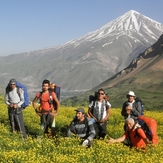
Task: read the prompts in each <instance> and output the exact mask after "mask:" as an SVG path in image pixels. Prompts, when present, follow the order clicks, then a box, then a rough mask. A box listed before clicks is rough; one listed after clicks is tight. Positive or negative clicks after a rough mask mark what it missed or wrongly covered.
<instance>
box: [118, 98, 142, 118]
mask: <svg viewBox="0 0 163 163" xmlns="http://www.w3.org/2000/svg"><path fill="white" fill-rule="evenodd" d="M127 105H128V102H125V103H124V104H123V107H122V111H121V115H122V116H123V117H124V118H125V119H126V118H128V116H130V118H133V119H137V117H138V116H140V115H141V112H142V111H141V110H142V107H141V103H140V102H136V101H134V103H133V104H132V110H131V113H130V115H129V114H127V113H126V106H127Z"/></svg>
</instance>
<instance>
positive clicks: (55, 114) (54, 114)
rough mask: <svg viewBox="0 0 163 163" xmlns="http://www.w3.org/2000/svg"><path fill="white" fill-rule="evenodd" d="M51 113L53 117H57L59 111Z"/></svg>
mask: <svg viewBox="0 0 163 163" xmlns="http://www.w3.org/2000/svg"><path fill="white" fill-rule="evenodd" d="M49 114H50V115H51V116H53V117H56V116H57V115H58V113H51V112H50V113H49Z"/></svg>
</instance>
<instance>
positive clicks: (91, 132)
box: [87, 120, 96, 141]
mask: <svg viewBox="0 0 163 163" xmlns="http://www.w3.org/2000/svg"><path fill="white" fill-rule="evenodd" d="M88 131H89V135H88V137H87V139H88V140H89V141H92V140H93V138H94V137H95V135H96V132H95V128H94V125H93V123H92V122H91V121H90V120H88Z"/></svg>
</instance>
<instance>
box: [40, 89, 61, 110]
mask: <svg viewBox="0 0 163 163" xmlns="http://www.w3.org/2000/svg"><path fill="white" fill-rule="evenodd" d="M52 92H53V90H52V89H49V101H48V102H49V104H52V105H53V107H54V110H56V102H55V101H54V100H53V97H52ZM42 93H43V91H41V92H40V102H41V98H42ZM54 93H55V91H54ZM58 95H59V96H58V97H59V98H60V90H59V93H58ZM56 96H57V95H56ZM58 97H57V98H58ZM58 101H59V99H58Z"/></svg>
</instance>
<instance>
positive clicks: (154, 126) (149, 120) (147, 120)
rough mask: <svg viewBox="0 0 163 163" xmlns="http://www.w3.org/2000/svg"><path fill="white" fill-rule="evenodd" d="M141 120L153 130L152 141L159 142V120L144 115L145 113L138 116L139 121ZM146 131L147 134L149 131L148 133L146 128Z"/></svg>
mask: <svg viewBox="0 0 163 163" xmlns="http://www.w3.org/2000/svg"><path fill="white" fill-rule="evenodd" d="M139 120H141V121H143V122H145V125H147V126H148V128H149V129H150V131H151V141H152V142H153V144H158V136H157V122H156V120H155V119H153V118H150V117H147V116H143V115H142V116H139V117H138V121H139ZM141 128H142V129H143V125H142V126H141ZM143 130H144V129H143ZM144 132H145V134H146V136H147V133H146V131H145V130H144ZM147 137H148V136H147Z"/></svg>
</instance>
